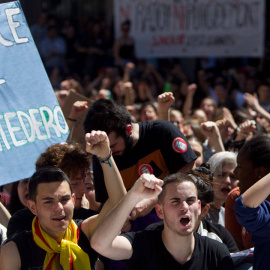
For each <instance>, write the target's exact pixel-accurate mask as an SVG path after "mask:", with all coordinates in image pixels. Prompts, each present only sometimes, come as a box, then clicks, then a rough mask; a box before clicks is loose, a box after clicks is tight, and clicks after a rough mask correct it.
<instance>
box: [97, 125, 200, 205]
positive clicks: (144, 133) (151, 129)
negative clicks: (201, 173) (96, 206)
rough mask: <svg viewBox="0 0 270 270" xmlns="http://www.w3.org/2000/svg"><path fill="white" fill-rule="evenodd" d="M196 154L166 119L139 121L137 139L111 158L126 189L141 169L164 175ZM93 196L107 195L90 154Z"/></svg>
mask: <svg viewBox="0 0 270 270" xmlns="http://www.w3.org/2000/svg"><path fill="white" fill-rule="evenodd" d="M196 158H197V157H196V155H195V154H194V152H193V151H192V149H191V147H190V145H189V143H188V141H187V139H186V138H185V136H184V135H183V133H182V132H181V131H180V130H179V129H178V128H177V127H176V126H175V125H173V124H172V123H170V122H169V121H151V122H140V123H139V140H138V142H137V143H136V145H135V146H134V147H133V148H132V149H131V151H129V152H128V153H127V154H124V155H122V156H115V157H114V160H115V162H116V164H117V167H118V169H119V171H120V173H121V176H122V178H123V181H124V184H125V187H126V189H127V190H129V189H130V188H131V187H132V186H133V184H134V183H135V181H136V180H137V179H138V178H139V177H140V175H141V174H142V173H144V172H146V173H147V172H148V173H151V174H154V175H155V176H156V177H158V178H161V179H163V178H164V177H165V176H166V175H168V174H171V173H175V172H177V171H178V170H180V169H181V168H182V167H184V166H185V165H186V164H188V163H190V162H192V161H193V160H195V159H196ZM93 171H94V183H95V192H96V200H97V201H99V202H105V201H106V200H107V198H108V195H107V190H106V187H105V183H104V177H103V172H102V168H101V166H100V164H99V161H98V159H97V157H96V156H94V157H93Z"/></svg>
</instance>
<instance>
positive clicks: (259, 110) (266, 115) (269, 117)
mask: <svg viewBox="0 0 270 270" xmlns="http://www.w3.org/2000/svg"><path fill="white" fill-rule="evenodd" d="M256 111H257V113H259V114H261V115H262V116H263V117H264V118H265V119H266V120H267V121H270V114H269V113H268V112H267V111H266V110H265V109H264V108H263V107H261V106H258V107H257V108H256Z"/></svg>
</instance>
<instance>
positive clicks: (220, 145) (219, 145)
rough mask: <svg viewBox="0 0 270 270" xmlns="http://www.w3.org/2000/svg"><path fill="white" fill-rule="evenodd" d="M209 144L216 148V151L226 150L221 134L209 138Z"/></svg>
mask: <svg viewBox="0 0 270 270" xmlns="http://www.w3.org/2000/svg"><path fill="white" fill-rule="evenodd" d="M209 144H210V145H211V146H212V147H214V148H215V151H216V153H218V152H222V151H225V148H224V144H223V142H222V139H221V136H217V137H215V138H209Z"/></svg>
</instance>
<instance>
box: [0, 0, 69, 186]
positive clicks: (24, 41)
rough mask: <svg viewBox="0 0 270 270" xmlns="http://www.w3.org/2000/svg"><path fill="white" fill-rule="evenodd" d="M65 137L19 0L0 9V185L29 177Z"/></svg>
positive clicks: (61, 121)
mask: <svg viewBox="0 0 270 270" xmlns="http://www.w3.org/2000/svg"><path fill="white" fill-rule="evenodd" d="M68 134H69V129H68V126H67V124H66V122H65V119H64V116H63V113H62V110H61V108H60V106H59V104H58V102H57V99H56V97H55V94H54V92H53V89H52V86H51V84H50V81H49V79H48V76H47V74H46V71H45V69H44V67H43V64H42V61H41V59H40V56H39V53H38V51H37V49H36V46H35V43H34V40H33V38H32V35H31V33H30V30H29V27H28V25H27V22H26V19H25V17H24V14H23V11H22V8H21V5H20V3H19V2H18V1H15V2H9V3H5V4H1V5H0V185H4V184H6V183H11V182H14V181H17V180H21V179H24V178H27V177H30V176H31V175H32V174H33V172H34V171H35V162H36V160H37V158H38V157H39V155H40V154H41V153H42V152H43V151H44V150H45V149H46V148H47V147H48V146H49V145H51V144H53V143H58V142H64V141H66V139H67V137H68Z"/></svg>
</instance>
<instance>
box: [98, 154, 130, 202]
mask: <svg viewBox="0 0 270 270" xmlns="http://www.w3.org/2000/svg"><path fill="white" fill-rule="evenodd" d="M110 162H111V165H112V167H110V165H109V164H101V166H102V170H103V174H104V180H105V185H106V189H107V192H108V202H109V204H110V205H111V206H112V207H114V206H115V205H116V204H117V203H119V202H120V200H121V199H122V198H123V197H124V196H125V195H126V193H127V192H126V188H125V186H124V183H123V180H122V177H121V174H120V172H119V170H118V168H117V166H116V164H115V162H114V159H113V157H111V158H110Z"/></svg>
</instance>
